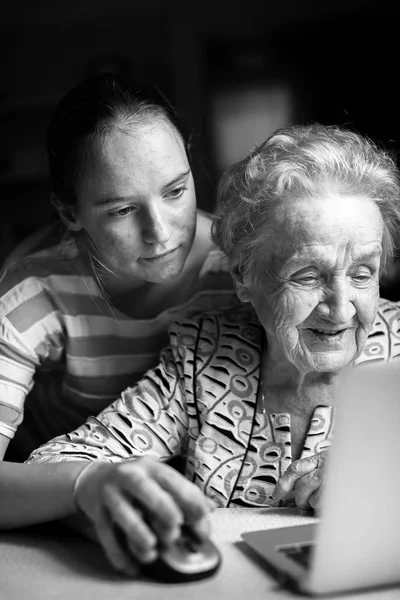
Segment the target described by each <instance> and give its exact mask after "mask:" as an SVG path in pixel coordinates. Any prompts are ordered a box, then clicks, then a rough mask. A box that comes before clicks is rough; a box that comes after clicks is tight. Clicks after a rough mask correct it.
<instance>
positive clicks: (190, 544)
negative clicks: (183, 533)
mask: <svg viewBox="0 0 400 600" xmlns="http://www.w3.org/2000/svg"><path fill="white" fill-rule="evenodd" d="M181 544H182V547H183V548H184V549H185V550H186V551H187V552H191V553H192V554H194V553H195V552H198V551H199V543H198V542H196V541H195V540H193V539H191V538H187V537H184V538H183V539H182V540H181Z"/></svg>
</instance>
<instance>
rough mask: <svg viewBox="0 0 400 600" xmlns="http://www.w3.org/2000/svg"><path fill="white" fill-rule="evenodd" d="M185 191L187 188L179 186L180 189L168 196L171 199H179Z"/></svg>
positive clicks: (172, 191) (169, 193) (174, 190)
mask: <svg viewBox="0 0 400 600" xmlns="http://www.w3.org/2000/svg"><path fill="white" fill-rule="evenodd" d="M185 190H187V188H186V187H185V186H184V185H181V186H180V187H177V188H175V189H173V190H171V191H170V192H168V196H171V197H172V198H180V197H181V196H182V194H183V192H184V191H185Z"/></svg>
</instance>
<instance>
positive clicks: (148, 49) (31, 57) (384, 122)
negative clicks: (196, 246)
mask: <svg viewBox="0 0 400 600" xmlns="http://www.w3.org/2000/svg"><path fill="white" fill-rule="evenodd" d="M397 4H399V3H398V2H395V1H393V0H392V1H388V0H380V1H378V0H371V1H369V2H367V1H363V2H362V1H357V0H318V1H316V0H314V1H312V0H302V1H301V0H276V1H274V2H271V1H270V0H242V1H240V2H237V1H236V2H235V1H234V0H230V1H228V0H199V1H191V0H169V1H162V0H107V1H106V0H68V1H66V2H64V1H62V0H58V1H56V0H42V1H35V0H30V1H28V0H25V1H22V2H21V1H20V2H18V1H15V2H14V3H12V4H9V5H8V7H7V8H3V9H2V13H3V14H2V16H1V18H0V48H1V55H2V61H1V64H2V72H1V78H0V123H1V131H2V135H1V138H0V139H1V146H0V184H1V190H0V262H1V261H2V260H3V258H4V257H5V256H6V255H7V254H8V252H9V251H10V250H11V249H12V248H13V247H14V246H15V244H17V243H18V242H19V241H20V240H21V239H22V238H23V237H24V236H26V235H27V234H29V233H30V232H31V231H33V230H35V229H37V228H38V227H40V226H42V225H44V224H46V223H48V222H50V221H51V220H52V219H53V218H54V214H53V212H52V210H51V208H50V206H49V203H48V192H49V182H48V179H47V164H46V156H45V151H44V140H45V133H46V127H47V124H48V121H49V118H50V115H51V112H52V110H53V108H54V106H55V104H56V103H57V102H58V101H59V99H60V98H61V97H62V95H63V94H64V93H65V92H66V91H67V90H68V89H69V88H70V87H72V86H73V85H75V84H76V83H77V81H78V80H79V79H80V78H81V77H82V76H83V75H85V74H87V73H91V72H98V71H101V70H108V69H114V70H121V71H127V72H129V73H131V74H132V75H133V76H134V77H136V78H137V79H139V80H142V81H144V82H151V83H156V84H157V85H158V86H159V87H160V88H161V89H162V90H163V91H164V92H165V93H166V95H167V96H168V97H169V98H170V100H171V101H172V103H173V104H174V105H175V106H176V107H177V109H178V111H179V113H180V115H181V117H182V118H183V120H184V122H186V124H187V126H188V127H189V129H190V130H191V131H192V132H193V140H194V145H195V169H196V171H197V172H196V187H197V195H198V204H199V206H200V207H201V208H204V209H206V210H212V208H213V206H214V198H215V185H216V182H217V180H218V176H219V174H220V168H218V164H217V162H218V161H217V158H216V149H215V139H214V136H213V128H214V127H215V123H214V122H213V118H214V117H213V113H212V99H213V97H214V96H215V94H216V93H218V91H219V90H223V89H225V90H230V89H232V90H237V89H239V88H240V86H242V87H243V86H244V87H245V86H246V85H252V84H253V83H257V82H258V83H260V82H261V83H263V84H268V82H271V85H272V84H274V82H281V83H282V82H283V83H284V84H285V85H287V86H288V87H289V88H290V90H291V97H292V101H293V111H292V114H291V122H309V121H319V122H322V123H327V124H329V123H336V124H346V125H348V126H350V127H353V128H354V129H356V130H358V131H360V132H361V133H364V134H367V135H369V136H370V137H372V138H374V139H375V140H376V141H378V142H382V143H383V144H384V145H385V146H388V147H389V148H391V149H393V150H395V151H398V150H399V149H400V118H399V106H400V103H399V99H398V98H399V92H398V91H397V88H398V78H399V41H398V40H399V25H398V20H399V19H398V18H399V13H400V9H399V8H397ZM257 141H258V142H259V141H262V140H257Z"/></svg>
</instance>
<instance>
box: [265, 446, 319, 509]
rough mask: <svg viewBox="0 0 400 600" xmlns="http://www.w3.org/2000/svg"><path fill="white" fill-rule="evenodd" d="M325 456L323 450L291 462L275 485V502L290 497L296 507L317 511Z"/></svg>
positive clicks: (283, 500)
mask: <svg viewBox="0 0 400 600" xmlns="http://www.w3.org/2000/svg"><path fill="white" fill-rule="evenodd" d="M327 456H328V454H327V451H326V450H324V451H322V452H317V454H314V455H313V456H309V457H307V458H302V459H299V460H295V461H294V462H292V464H291V465H290V467H288V469H286V471H285V473H284V474H283V475H282V477H281V478H280V479H279V481H278V483H277V484H276V486H275V489H274V492H273V498H274V501H275V503H279V502H281V501H282V502H283V503H284V502H285V500H287V499H288V498H289V497H292V498H293V499H294V502H295V504H296V506H297V507H298V508H301V509H302V510H310V509H313V510H315V511H318V510H319V508H320V500H321V490H322V484H323V480H324V472H325V464H326V460H327Z"/></svg>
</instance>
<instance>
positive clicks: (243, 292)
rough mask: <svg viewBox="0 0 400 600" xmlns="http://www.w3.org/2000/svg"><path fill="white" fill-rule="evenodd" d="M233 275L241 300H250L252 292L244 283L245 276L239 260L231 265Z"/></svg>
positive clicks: (236, 290) (237, 293)
mask: <svg viewBox="0 0 400 600" xmlns="http://www.w3.org/2000/svg"><path fill="white" fill-rule="evenodd" d="M230 271H231V275H232V279H233V283H234V286H235V292H236V295H237V297H238V298H239V300H240V301H241V302H250V294H249V291H248V289H247V286H246V285H245V283H244V278H243V275H242V273H241V270H240V265H239V262H235V263H234V264H233V265H231V269H230Z"/></svg>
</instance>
